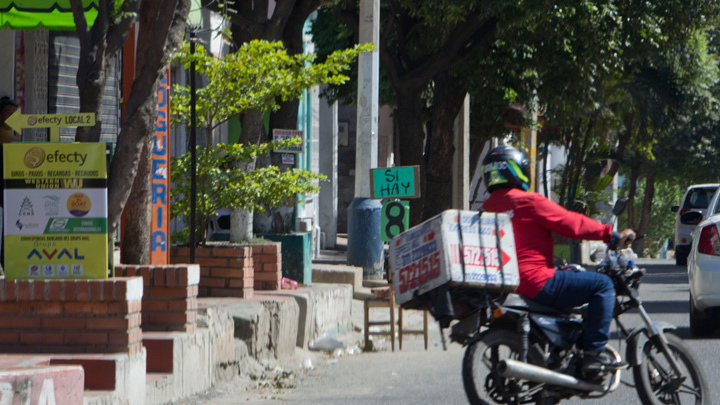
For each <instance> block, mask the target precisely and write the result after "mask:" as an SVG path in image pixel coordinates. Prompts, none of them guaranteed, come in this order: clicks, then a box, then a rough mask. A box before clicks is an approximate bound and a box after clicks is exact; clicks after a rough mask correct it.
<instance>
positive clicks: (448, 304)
mask: <svg viewBox="0 0 720 405" xmlns="http://www.w3.org/2000/svg"><path fill="white" fill-rule="evenodd" d="M621 205H622V204H616V207H615V210H614V212H615V211H619V212H621V211H622V207H621ZM619 212H616V215H619ZM593 256H595V257H596V258H598V259H599V260H600V262H599V264H598V265H597V267H596V271H597V272H599V273H602V274H606V275H607V276H608V277H610V279H611V280H612V281H613V283H614V285H615V291H616V298H615V301H616V302H615V308H614V314H613V318H614V320H615V323H616V325H617V327H618V334H619V337H618V339H623V340H624V341H625V342H626V349H625V360H626V361H627V363H628V364H629V366H630V368H631V369H632V374H633V379H634V382H635V388H636V390H637V393H638V396H639V397H640V400H641V401H642V403H643V404H645V405H655V404H676V405H679V404H687V403H691V404H696V405H701V404H709V403H710V393H709V387H708V384H707V380H706V378H705V375H704V373H703V370H702V369H701V367H700V363H699V362H698V360H697V358H696V357H695V355H694V354H693V353H692V351H691V350H690V349H689V348H688V346H687V345H686V344H685V343H684V342H683V341H682V339H681V338H679V337H677V336H676V335H674V334H672V333H670V332H671V331H672V330H673V329H675V327H674V326H673V325H671V324H669V323H666V322H653V321H652V320H651V319H650V316H649V315H648V313H647V311H646V310H645V308H644V307H643V303H642V300H641V299H640V296H639V293H638V289H639V286H640V284H641V281H642V277H643V275H644V274H645V271H644V269H640V268H638V266H637V265H635V263H634V260H635V259H636V258H637V255H635V254H634V252H633V251H632V249H630V248H628V249H610V248H607V247H606V248H604V249H601V250H599V251H596V252H594V254H593ZM558 271H584V269H583V268H582V267H580V266H577V265H570V266H564V268H562V269H560V270H558ZM417 298H420V300H415V303H416V304H417V303H419V304H420V305H427V306H428V307H429V309H430V313H431V314H432V315H433V316H434V317H435V318H436V319H437V320H438V321H439V322H440V327H441V331H442V330H443V329H444V328H445V327H448V326H449V325H450V323H451V321H452V320H458V319H459V321H458V322H457V323H455V324H454V325H453V326H452V329H451V331H452V332H451V334H450V339H451V341H453V342H456V343H460V344H462V345H464V346H465V347H466V350H465V355H464V358H463V362H462V378H463V383H464V387H465V392H466V394H467V397H468V399H469V401H470V403H471V404H489V403H497V404H538V405H554V404H557V403H559V402H560V401H562V400H564V399H568V398H571V397H580V398H583V399H593V398H601V397H604V396H606V395H608V394H609V393H611V392H613V391H614V390H615V389H617V387H618V386H619V384H620V381H621V379H620V377H621V373H622V370H613V371H609V372H605V373H601V374H600V375H599V376H595V377H594V378H593V379H592V380H587V379H586V378H584V377H583V373H582V370H581V366H582V350H581V343H582V337H583V329H584V328H583V325H584V324H583V322H584V321H583V313H584V311H585V309H586V306H583V307H578V308H571V309H556V308H553V307H549V306H545V305H541V304H538V303H536V302H533V301H532V300H530V299H527V298H525V297H523V296H520V295H517V294H505V293H497V294H493V293H490V292H487V291H484V290H478V289H468V288H462V286H444V288H439V289H436V290H434V291H431V292H428V293H426V294H425V296H424V297H417ZM633 310H635V311H636V312H637V313H638V314H639V315H640V319H641V320H642V325H641V326H639V327H637V328H635V329H634V330H629V329H628V328H626V327H625V325H624V324H623V323H622V321H621V319H620V318H621V317H622V316H623V315H624V314H626V313H628V312H630V311H633ZM444 344H445V340H444V335H443V345H444ZM605 351H606V352H607V354H608V355H610V357H611V358H613V359H615V360H616V361H620V360H622V356H621V355H620V353H619V352H618V351H617V350H616V349H614V348H613V347H611V346H610V345H607V346H606V348H605Z"/></svg>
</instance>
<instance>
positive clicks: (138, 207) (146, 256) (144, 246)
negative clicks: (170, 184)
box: [120, 137, 153, 264]
mask: <svg viewBox="0 0 720 405" xmlns="http://www.w3.org/2000/svg"><path fill="white" fill-rule="evenodd" d="M152 147H153V138H152V137H148V138H147V139H146V140H145V144H144V145H143V148H142V153H141V154H140V161H139V162H138V166H137V177H136V178H135V181H134V182H133V185H132V189H131V191H130V194H131V195H132V196H133V198H130V199H129V200H128V202H127V205H126V206H125V218H126V221H125V229H124V232H123V238H122V246H121V249H120V263H132V264H147V263H149V262H150V223H151V221H152V211H151V210H150V209H149V207H151V206H152ZM129 218H132V220H128V219H129Z"/></svg>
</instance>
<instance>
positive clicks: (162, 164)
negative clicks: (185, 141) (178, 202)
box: [150, 69, 170, 265]
mask: <svg viewBox="0 0 720 405" xmlns="http://www.w3.org/2000/svg"><path fill="white" fill-rule="evenodd" d="M169 80H170V70H169V69H168V71H167V72H166V73H165V76H164V77H163V78H162V79H161V80H160V86H159V87H158V112H157V120H156V121H155V139H154V140H153V154H152V200H151V205H152V222H151V224H150V264H156V265H157V264H168V263H170V250H169V249H168V245H169V243H170V238H169V235H170V205H169V203H170V136H169V135H170V133H169V128H168V118H169V115H170V114H169V112H170V108H169V107H170V99H169V97H168V96H169V91H168V89H169V88H170V83H169Z"/></svg>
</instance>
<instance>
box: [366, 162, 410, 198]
mask: <svg viewBox="0 0 720 405" xmlns="http://www.w3.org/2000/svg"><path fill="white" fill-rule="evenodd" d="M370 191H371V192H372V198H376V199H380V198H420V167H419V166H403V167H386V168H380V169H370Z"/></svg>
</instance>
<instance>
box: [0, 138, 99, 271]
mask: <svg viewBox="0 0 720 405" xmlns="http://www.w3.org/2000/svg"><path fill="white" fill-rule="evenodd" d="M105 147H106V146H105V144H104V143H90V142H88V143H84V142H83V143H9V144H5V145H4V146H3V153H4V184H5V190H4V193H5V209H4V218H5V224H6V225H5V227H4V228H5V229H4V231H5V246H4V248H5V252H6V253H5V263H4V264H5V277H6V278H8V279H10V280H12V279H83V278H86V279H90V278H92V279H104V278H107V276H108V262H107V254H108V243H107V241H108V235H107V171H106V163H105Z"/></svg>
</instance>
